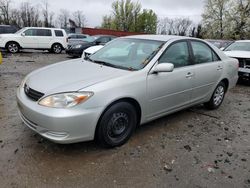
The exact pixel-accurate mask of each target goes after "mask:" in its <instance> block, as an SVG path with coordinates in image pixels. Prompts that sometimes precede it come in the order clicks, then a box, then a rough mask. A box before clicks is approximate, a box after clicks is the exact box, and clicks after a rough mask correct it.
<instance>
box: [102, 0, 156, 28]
mask: <svg viewBox="0 0 250 188" xmlns="http://www.w3.org/2000/svg"><path fill="white" fill-rule="evenodd" d="M102 28H105V29H115V30H121V31H131V32H145V33H156V28H157V16H156V14H155V13H154V12H153V11H152V10H146V9H144V10H143V11H141V4H140V3H134V2H132V1H131V0H117V1H115V2H113V3H112V14H111V15H106V16H104V17H103V21H102Z"/></svg>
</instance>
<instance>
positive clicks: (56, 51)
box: [54, 44, 61, 53]
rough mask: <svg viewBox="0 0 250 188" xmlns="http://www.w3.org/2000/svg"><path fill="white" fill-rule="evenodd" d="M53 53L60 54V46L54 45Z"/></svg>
mask: <svg viewBox="0 0 250 188" xmlns="http://www.w3.org/2000/svg"><path fill="white" fill-rule="evenodd" d="M54 52H55V53H60V52H61V46H60V45H58V44H56V45H55V46H54Z"/></svg>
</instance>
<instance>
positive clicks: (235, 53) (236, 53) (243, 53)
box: [224, 51, 250, 58]
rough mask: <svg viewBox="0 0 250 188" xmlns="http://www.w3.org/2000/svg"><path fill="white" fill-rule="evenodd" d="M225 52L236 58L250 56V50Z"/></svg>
mask: <svg viewBox="0 0 250 188" xmlns="http://www.w3.org/2000/svg"><path fill="white" fill-rule="evenodd" d="M224 53H225V54H226V55H227V56H229V57H234V58H250V52H248V51H224Z"/></svg>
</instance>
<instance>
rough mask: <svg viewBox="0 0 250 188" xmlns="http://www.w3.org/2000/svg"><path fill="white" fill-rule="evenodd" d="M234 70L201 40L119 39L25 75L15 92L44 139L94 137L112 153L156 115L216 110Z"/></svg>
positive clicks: (232, 82)
mask: <svg viewBox="0 0 250 188" xmlns="http://www.w3.org/2000/svg"><path fill="white" fill-rule="evenodd" d="M118 52H119V53H118ZM237 72H238V61H237V60H236V59H232V58H228V57H227V56H226V55H225V54H224V53H223V52H222V51H221V50H219V49H218V48H216V47H214V46H213V45H210V44H209V43H206V42H205V41H203V40H200V39H194V38H188V37H180V36H163V35H160V36H159V35H140V36H129V37H122V38H118V39H116V40H113V41H111V42H110V43H108V44H107V45H105V46H104V47H103V48H102V49H100V50H98V51H97V52H96V53H95V54H93V55H91V57H90V58H88V60H82V59H75V60H69V61H66V62H61V63H58V64H54V65H50V66H48V67H44V68H42V69H39V70H36V71H34V72H32V73H30V74H29V75H28V76H26V77H25V78H24V80H23V81H22V83H21V85H20V87H19V88H18V90H17V104H18V109H19V112H20V117H21V119H22V120H23V122H24V123H25V124H26V125H27V126H28V127H29V128H30V129H32V130H34V131H35V132H37V133H39V134H40V135H42V136H43V137H45V138H47V139H49V140H52V141H54V142H57V143H74V142H81V141H87V140H93V139H96V140H98V142H99V143H100V144H102V145H104V146H106V147H115V146H120V145H122V144H124V143H125V142H126V141H127V140H128V139H129V138H130V136H131V135H132V133H133V132H134V130H135V129H136V127H137V126H138V125H141V124H144V123H146V122H149V121H152V120H154V119H157V118H159V117H162V116H165V115H168V114H171V113H173V112H176V111H179V110H181V109H185V108H188V107H191V106H194V105H197V104H201V103H204V104H205V106H206V107H207V108H209V109H217V108H218V107H219V106H220V105H221V104H222V102H223V99H224V96H225V94H226V92H227V91H228V90H229V89H230V88H232V87H234V86H235V84H236V82H237V79H238V74H237Z"/></svg>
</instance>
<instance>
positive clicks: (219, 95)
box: [214, 86, 224, 106]
mask: <svg viewBox="0 0 250 188" xmlns="http://www.w3.org/2000/svg"><path fill="white" fill-rule="evenodd" d="M223 97H224V87H222V86H219V87H218V88H217V89H216V91H215V93H214V104H215V105H216V106H218V105H220V103H221V102H222V100H223Z"/></svg>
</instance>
